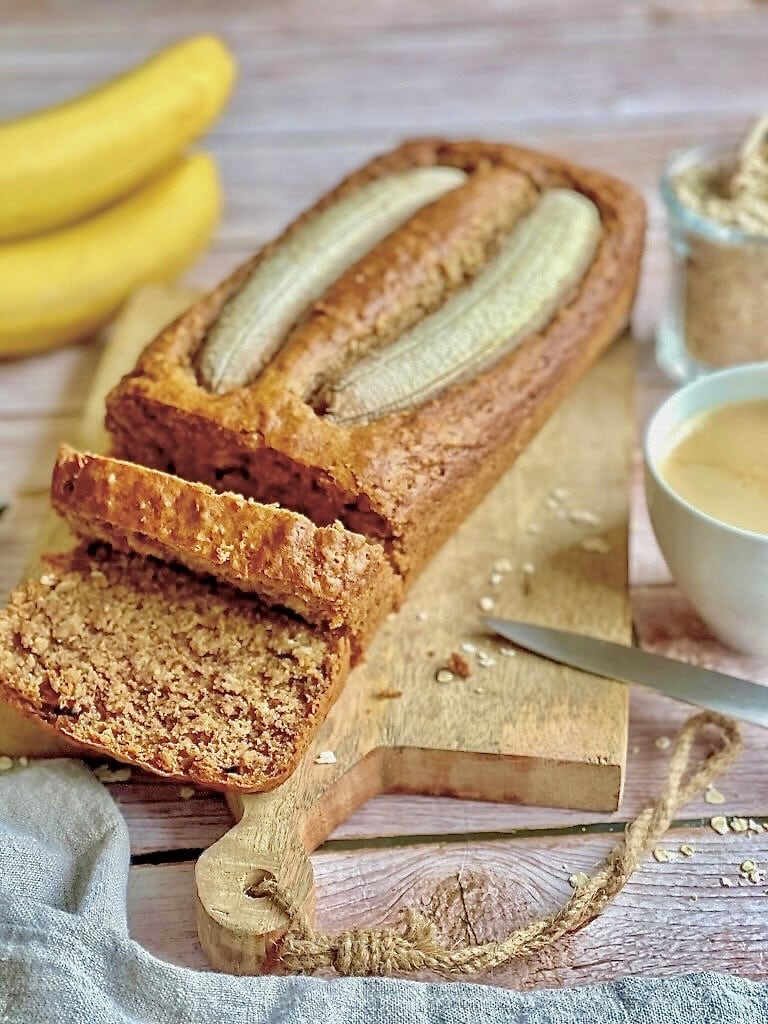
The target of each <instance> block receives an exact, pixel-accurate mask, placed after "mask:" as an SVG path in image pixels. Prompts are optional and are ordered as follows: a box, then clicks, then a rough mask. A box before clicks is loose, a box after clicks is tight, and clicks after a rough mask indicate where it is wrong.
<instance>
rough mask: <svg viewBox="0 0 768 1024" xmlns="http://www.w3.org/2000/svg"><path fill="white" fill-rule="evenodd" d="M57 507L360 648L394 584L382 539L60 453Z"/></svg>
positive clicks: (83, 527) (98, 532) (125, 544)
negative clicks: (345, 635)
mask: <svg viewBox="0 0 768 1024" xmlns="http://www.w3.org/2000/svg"><path fill="white" fill-rule="evenodd" d="M51 499H52V501H53V506H54V508H55V509H56V511H57V512H58V513H59V514H60V515H61V516H63V517H64V518H65V519H66V520H67V522H68V523H69V524H70V526H71V527H72V528H73V529H74V530H75V532H76V533H78V534H80V535H81V536H83V537H85V538H89V539H97V540H104V541H107V542H108V543H109V544H110V545H111V546H112V547H114V548H117V549H118V550H121V551H136V552H138V553H140V554H143V555H151V556H154V557H156V558H159V559H161V560H162V561H164V562H178V563H180V564H181V565H184V566H186V567H187V568H188V569H191V570H192V571H193V572H197V573H202V574H203V575H211V576H215V577H216V578H217V579H219V580H223V581H224V582H226V583H230V584H232V586H234V587H236V588H237V589H238V590H243V591H248V592H253V593H257V594H258V595H259V597H261V598H262V599H263V600H264V602H265V603H267V604H269V605H272V606H278V607H284V608H288V609H290V610H291V611H293V612H296V614H297V615H300V616H301V617H302V618H304V619H306V620H307V622H310V623H313V624H315V625H320V626H328V627H330V628H334V629H337V628H342V629H345V630H347V631H348V632H349V634H350V636H351V637H352V638H353V641H354V646H355V649H356V650H358V649H360V648H361V647H362V645H363V644H364V642H365V640H366V639H367V638H368V637H369V636H370V635H371V634H372V633H373V631H374V629H375V628H376V626H377V625H378V624H379V622H380V621H381V619H382V618H383V616H384V615H386V613H387V612H388V611H390V610H391V609H392V607H393V606H394V605H395V604H396V603H397V601H398V599H399V596H400V591H401V589H402V583H401V581H400V578H399V577H398V576H397V575H396V574H395V572H394V571H393V569H392V568H391V566H390V564H389V561H388V560H387V557H386V555H385V553H384V550H383V548H382V547H381V545H379V544H376V543H371V542H370V541H368V540H367V539H366V538H365V537H362V536H361V535H360V534H357V533H352V532H350V531H349V530H346V529H344V527H343V526H341V524H340V523H335V524H333V525H332V526H324V527H317V526H315V524H314V523H312V522H311V520H309V519H307V518H306V517H305V516H302V515H299V514H297V513H295V512H291V511H289V510H288V509H284V508H281V507H280V506H278V505H263V504H261V503H260V502H257V501H254V500H252V499H248V498H244V497H243V496H242V495H239V494H234V493H231V492H227V493H218V492H216V491H214V490H213V488H211V487H208V486H207V485H206V484H199V483H192V482H189V481H186V480H182V479H180V478H179V477H176V476H172V475H171V474H169V473H163V472H160V471H158V470H154V469H147V468H146V467H144V466H138V465H136V464H134V463H131V462H123V461H121V460H118V459H112V458H108V457H106V456H101V455H90V454H87V453H84V452H78V451H76V450H75V449H73V448H70V447H69V446H67V445H62V447H61V448H60V449H59V454H58V458H57V460H56V465H55V467H54V471H53V479H52V482H51Z"/></svg>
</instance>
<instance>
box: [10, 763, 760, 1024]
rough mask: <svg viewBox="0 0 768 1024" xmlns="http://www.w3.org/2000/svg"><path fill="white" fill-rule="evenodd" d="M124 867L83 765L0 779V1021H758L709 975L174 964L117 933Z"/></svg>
mask: <svg viewBox="0 0 768 1024" xmlns="http://www.w3.org/2000/svg"><path fill="white" fill-rule="evenodd" d="M128 865H129V845H128V834H127V830H126V827H125V823H124V822H123V819H122V817H121V815H120V813H119V811H118V809H117V807H116V805H115V804H114V803H113V801H112V799H111V797H110V796H109V794H108V793H107V791H106V790H105V788H104V787H103V786H102V785H101V784H100V783H98V782H97V781H96V780H95V778H94V776H93V775H92V773H91V772H90V771H89V770H88V769H87V768H86V767H85V766H84V765H82V764H81V763H79V762H77V761H67V760H59V761H47V762H46V761H38V762H32V763H31V764H30V765H29V766H28V767H25V768H22V767H17V768H14V769H13V770H12V771H9V772H6V773H4V774H2V775H0V1021H2V1022H3V1024H49V1022H50V1024H137V1022H152V1024H182V1022H184V1024H186V1022H189V1024H192V1022H194V1024H209V1022H211V1024H236V1022H237V1024H241V1022H242V1024H246V1022H247V1024H261V1022H266V1021H269V1022H274V1024H308V1022H315V1021H317V1022H318V1024H319V1022H323V1024H367V1022H369V1021H374V1022H376V1024H388V1022H392V1024H405V1022H411V1021H414V1022H416V1021H418V1022H419V1024H433V1022H434V1024H437V1022H443V1024H459V1022H468V1024H469V1022H471V1024H501V1022H505V1024H506V1022H520V1024H523V1022H525V1024H571V1022H576V1021H579V1022H581V1021H584V1022H589V1024H626V1022H628V1021H631V1022H635V1024H662V1022H663V1024H671V1022H695V1024H720V1022H725V1021H728V1022H731V1021H734V1022H739V1024H753V1022H754V1024H757V1022H768V988H767V987H766V986H764V985H762V984H760V983H756V982H749V981H745V980H743V979H737V978H732V977H727V976H724V975H717V974H689V975H685V976H683V977H679V978H674V979H670V980H666V981H658V980H657V981H654V980H651V979H640V978H630V979H627V980H624V981H620V982H617V983H615V984H613V985H606V986H594V987H588V988H579V989H567V990H558V991H554V990H553V991H545V992H535V993H517V992H510V991H507V990H504V989H500V988H492V987H488V986H480V985H471V984H465V983H456V982H454V983H445V984H423V983H419V982H409V981H401V980H396V979H391V980H390V979H380V978H377V979H357V978H346V979H340V980H336V981H322V980H318V979H311V978H270V977H267V978H234V977H229V976H226V975H221V974H214V973H211V974H206V973H203V972H198V971H191V970H187V969H185V968H180V967H173V966H171V965H170V964H167V963H163V962H162V961H160V960H157V959H156V958H155V957H153V956H150V954H149V953H147V952H146V951H145V950H144V949H142V948H141V947H140V946H139V945H137V944H136V943H135V942H133V941H132V940H131V939H130V938H129V936H128V928H127V921H126V886H127V880H128ZM191 898H192V894H191V893H190V899H191ZM766 934H767V935H768V923H767V924H766Z"/></svg>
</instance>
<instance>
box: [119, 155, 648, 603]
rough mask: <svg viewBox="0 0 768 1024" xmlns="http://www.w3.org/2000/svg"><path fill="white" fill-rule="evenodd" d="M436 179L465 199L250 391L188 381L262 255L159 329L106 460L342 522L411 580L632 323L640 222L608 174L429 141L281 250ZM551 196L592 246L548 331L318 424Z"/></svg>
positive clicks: (366, 176) (379, 258) (368, 270)
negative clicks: (392, 180) (412, 395)
mask: <svg viewBox="0 0 768 1024" xmlns="http://www.w3.org/2000/svg"><path fill="white" fill-rule="evenodd" d="M429 165H446V166H451V167H455V168H460V169H461V170H463V171H464V172H465V173H466V174H467V181H466V184H464V185H461V186H460V187H458V188H456V189H454V190H453V191H450V192H448V193H447V194H446V195H444V196H443V197H442V198H440V199H439V200H437V201H436V202H434V203H432V204H430V205H428V206H426V207H423V208H422V209H421V210H419V211H418V212H417V213H416V214H415V215H414V216H413V217H411V219H410V220H408V221H407V222H406V223H404V224H403V225H402V226H401V227H399V228H397V229H396V230H395V231H393V232H392V233H391V234H390V235H389V236H387V237H386V238H384V239H383V240H382V241H381V242H380V243H378V244H377V245H376V246H374V247H373V249H371V250H370V252H369V253H367V254H366V255H365V256H364V257H363V258H362V259H361V260H359V261H358V262H357V263H356V264H354V265H353V266H352V267H350V268H349V269H348V270H347V271H345V272H344V273H343V274H342V275H341V276H340V277H339V278H338V280H336V281H335V282H334V284H332V285H331V286H330V288H329V289H328V290H327V291H326V292H325V293H324V294H323V295H322V296H321V297H320V298H319V299H318V300H317V302H315V303H314V304H313V305H311V307H310V308H308V309H307V310H306V312H305V313H304V315H303V316H302V317H301V318H300V319H299V321H298V323H297V324H296V326H295V327H294V329H293V330H292V331H291V332H290V333H289V334H288V336H287V337H286V338H285V340H284V343H283V346H282V348H281V349H280V351H279V352H278V353H277V354H276V355H275V356H274V357H273V359H272V361H271V362H270V363H269V365H267V366H266V367H265V369H264V370H263V371H262V372H261V373H260V374H259V375H258V376H257V377H256V378H255V379H254V380H252V381H251V382H250V383H248V384H247V385H246V386H243V387H240V388H237V389H236V390H233V391H229V392H226V393H224V394H218V393H215V392H214V391H211V390H209V389H208V388H206V387H205V386H204V384H203V383H202V381H201V379H200V377H199V376H198V373H197V372H196V367H197V364H198V361H199V350H200V347H201V344H203V343H204V342H205V339H206V336H207V333H208V331H209V329H210V328H211V327H212V326H213V325H214V324H215V323H216V322H217V320H218V318H219V315H220V313H221V311H222V309H223V307H224V306H225V304H226V303H227V301H228V300H229V299H230V298H232V297H233V296H234V295H236V294H237V293H238V292H239V290H240V289H241V288H242V287H243V285H244V284H245V283H246V282H247V281H248V280H249V277H250V275H251V273H252V272H253V270H254V269H255V268H256V267H257V266H258V265H259V263H260V261H261V260H263V259H264V258H265V257H266V256H268V255H269V253H270V251H271V250H270V246H267V247H265V249H263V250H262V251H261V252H259V253H257V254H256V255H255V256H254V257H253V258H252V259H251V260H249V261H248V262H247V263H246V264H244V265H243V266H242V267H240V268H239V269H238V270H237V271H235V273H234V274H233V275H232V276H231V277H230V278H229V279H228V280H226V281H224V282H223V283H222V284H221V285H220V286H219V287H218V288H217V289H216V290H215V291H214V292H212V293H211V294H210V295H208V296H207V297H206V298H204V299H202V300H201V301H200V302H199V303H197V304H196V305H195V306H193V307H192V308H191V309H190V310H189V311H188V312H187V313H186V314H184V315H183V316H182V317H180V318H179V319H178V320H177V321H176V323H175V324H173V325H172V326H171V327H169V328H168V329H167V330H165V331H164V332H163V333H162V334H161V335H160V336H159V337H158V338H157V339H156V340H155V341H154V342H153V343H152V344H151V345H150V346H149V347H148V348H147V349H146V350H145V352H144V354H143V355H142V357H141V358H140V360H139V362H138V365H137V367H136V369H135V370H134V371H133V372H132V373H131V374H129V375H128V376H126V377H125V378H123V381H122V383H121V384H120V385H119V386H118V387H117V388H116V389H115V390H114V391H113V392H112V393H111V394H110V396H109V398H108V401H107V406H108V414H107V427H108V429H109V430H110V433H111V435H112V439H113V445H114V452H115V454H116V455H118V456H119V457H121V458H127V459H131V460H133V461H135V462H141V463H143V464H145V465H150V466H154V467H156V468H158V469H163V470H170V471H171V472H173V473H175V474H177V475H179V476H181V477H184V478H185V479H189V480H200V481H203V482H205V483H207V484H209V485H210V486H212V487H214V488H215V489H216V490H234V491H238V492H240V493H241V494H245V495H248V496H249V497H253V498H256V499H257V500H259V501H264V502H270V501H279V502H280V504H281V505H283V506H284V507H286V508H292V509H295V510H296V511H299V512H302V513H303V514H304V515H306V516H308V517H309V518H310V519H312V520H313V521H314V522H315V523H317V524H318V525H323V524H328V523H332V522H334V521H336V520H340V521H341V522H343V523H344V524H345V526H347V527H348V528H349V529H351V530H355V531H356V532H358V533H362V534H365V535H366V536H368V537H370V538H376V539H379V540H381V542H382V543H383V544H384V546H385V548H386V550H387V552H388V554H389V555H390V557H391V559H392V562H393V565H394V566H395V568H396V570H397V571H398V572H399V573H400V574H401V575H402V576H403V577H404V578H405V580H406V583H407V582H408V581H409V580H410V579H411V578H412V577H413V576H414V574H415V573H417V572H418V571H419V569H420V568H421V567H422V566H423V565H424V564H425V562H426V560H427V559H428V558H429V557H431V555H432V554H433V553H434V552H435V551H436V550H437V549H438V548H439V547H440V545H441V544H442V543H443V542H444V541H445V540H446V539H447V538H448V537H449V536H450V534H451V533H452V532H453V531H454V530H455V529H456V528H457V526H458V525H459V524H460V523H461V521H462V520H463V519H464V518H465V517H466V516H467V514H468V513H469V512H470V511H471V510H472V509H473V508H474V507H475V506H476V505H477V504H478V503H479V501H480V500H481V499H482V498H483V497H484V495H485V494H487V493H488V491H489V490H490V488H491V487H492V486H493V484H494V483H495V482H496V480H498V478H499V476H500V475H501V474H502V473H503V472H504V471H506V469H508V468H509V466H511V465H512V463H513V462H514V460H515V458H516V457H517V456H518V455H519V453H520V452H521V451H522V450H523V449H524V447H525V446H526V445H527V444H528V442H529V441H530V440H531V438H532V437H533V436H534V434H535V433H536V432H537V430H538V429H539V428H540V427H541V426H542V424H543V423H544V422H545V420H546V419H547V417H548V416H549V415H550V413H551V412H552V411H553V410H554V409H555V408H556V407H557V405H558V404H559V403H560V402H561V401H562V399H563V398H564V397H565V395H566V394H567V393H568V391H569V390H570V389H571V387H573V385H574V384H575V383H576V382H577V381H578V379H579V378H580V377H581V375H582V374H583V373H584V372H585V371H586V370H587V369H588V367H589V366H590V365H591V364H592V363H593V362H594V360H595V359H596V358H597V357H598V356H599V355H600V353H601V352H602V351H603V350H604V349H605V348H606V347H607V346H608V345H609V344H610V343H611V342H612V341H613V339H614V338H615V337H616V336H617V335H618V334H619V333H620V332H621V331H622V330H623V329H624V327H625V326H626V324H627V322H628V318H629V312H630V309H631V305H632V300H633V297H634V292H635V287H636V284H637V277H638V270H639V265H640V257H641V254H642V247H643V236H644V224H645V214H644V205H643V201H642V198H641V197H640V196H639V195H638V194H637V193H636V192H635V190H634V189H633V188H631V186H629V185H627V184H625V183H623V182H620V181H617V180H616V179H615V178H612V177H610V176H609V175H606V174H604V173H602V172H600V171H597V170H594V169H590V168H585V167H579V166H577V165H575V164H572V163H570V162H569V161H567V160H562V159H558V158H557V157H554V156H551V155H548V154H544V153H536V152H533V151H531V150H527V149H523V148H521V147H518V146H511V145H505V144H500V143H491V142H480V141H472V140H470V141H448V140H443V139H423V140H416V141H413V142H408V143H405V144H403V145H402V146H400V147H398V148H397V149H395V150H393V151H392V152H390V153H386V154H384V155H382V156H380V157H377V158H376V159H375V160H372V161H371V162H370V163H368V164H367V165H366V166H365V167H363V168H361V169H359V170H357V171H355V172H354V173H353V174H352V175H350V176H349V177H348V178H347V179H345V180H344V181H343V182H342V183H341V184H340V185H339V186H338V187H337V188H336V189H334V191H333V192H331V193H330V194H329V195H327V196H325V197H323V198H322V199H321V200H320V202H319V203H318V204H316V205H315V206H314V207H312V208H310V209H309V210H307V211H305V212H304V213H303V214H302V215H301V216H300V217H299V218H298V219H297V220H296V221H295V222H294V223H293V224H292V225H291V226H289V228H288V229H287V231H286V235H289V234H290V233H291V232H292V231H296V230H297V228H298V227H299V225H302V224H304V223H305V222H306V221H307V220H308V219H311V218H312V217H313V216H315V215H316V214H317V213H318V211H320V210H322V209H325V208H327V206H328V205H329V204H330V203H332V202H333V201H334V200H335V199H337V198H339V197H340V196H343V195H349V194H350V193H351V192H353V191H354V190H355V189H357V188H359V187H361V186H362V185H365V184H366V183H368V182H370V181H372V180H373V179H375V178H380V177H382V176H384V175H387V174H390V173H393V172H400V171H404V170H407V169H409V168H414V167H419V166H421V167H423V166H429ZM515 182H517V183H518V184H517V186H516V185H515ZM502 183H503V184H502ZM550 188H566V189H573V190H576V191H578V192H581V193H583V194H584V195H585V196H587V197H588V198H589V199H590V200H591V201H592V202H593V203H594V204H595V206H596V207H597V210H598V213H599V216H600V222H601V239H600V241H599V243H598V246H597V250H596V252H595V254H594V258H593V260H592V263H591V265H590V267H589V268H588V270H587V271H586V273H585V274H584V276H583V277H582V278H581V280H580V282H579V284H578V286H577V287H576V288H575V289H574V291H573V294H572V295H570V296H569V297H568V298H565V299H563V301H562V302H561V304H560V306H559V307H558V309H557V310H556V311H555V312H554V313H553V315H552V316H551V319H550V320H549V322H548V323H547V324H546V325H545V326H543V327H542V328H541V329H540V330H537V331H532V332H531V334H530V335H529V336H528V337H527V338H525V339H523V340H522V341H521V342H520V343H519V344H518V345H517V346H516V347H514V348H513V349H511V350H510V351H508V352H507V353H506V354H505V355H503V356H501V357H500V358H499V359H498V361H497V362H496V363H495V364H494V365H492V366H489V367H488V368H487V369H485V370H484V371H483V372H480V373H477V374H476V375H475V376H472V377H469V378H468V379H463V380H461V381H460V382H456V383H454V384H452V385H450V386H447V387H446V388H445V390H444V391H443V392H442V393H440V394H437V395H436V396H435V397H433V398H431V399H430V400H428V401H425V402H423V403H421V404H420V405H418V406H416V407H414V408H412V409H410V410H407V411H403V412H394V413H391V414H388V415H382V416H380V417H379V418H378V419H373V420H371V421H370V422H360V423H357V422H355V423H338V422H334V420H333V418H332V417H329V416H327V415H326V414H325V412H324V410H323V408H322V403H318V401H317V400H316V399H317V396H318V395H322V394H323V384H324V382H325V383H327V381H328V380H331V381H332V380H333V379H334V374H336V373H337V372H338V370H339V368H340V367H344V366H349V365H354V363H355V361H356V360H357V359H358V358H359V357H360V355H361V353H362V354H363V355H365V354H366V353H368V352H370V351H371V350H372V349H375V348H376V347H377V346H381V345H386V344H388V343H389V342H390V341H391V340H393V338H396V337H398V336H399V333H400V332H401V331H402V330H403V329H404V328H407V327H408V326H410V325H412V324H413V323H415V322H416V321H417V320H418V319H419V318H420V317H422V316H424V315H428V314H429V313H430V312H431V311H434V310H435V309H437V308H439V307H440V305H441V304H442V303H444V302H445V301H446V300H447V298H448V296H449V295H450V294H452V293H453V291H454V290H455V289H457V288H461V287H463V285H464V284H466V283H467V281H469V280H470V279H471V277H472V275H473V274H474V273H476V272H477V271H478V270H479V269H480V268H481V267H482V266H483V265H485V263H486V262H487V261H488V260H490V259H492V257H493V252H494V245H495V244H496V241H497V231H496V229H497V228H498V227H499V226H500V224H501V220H503V218H502V219H501V220H499V217H498V214H499V210H500V209H501V208H502V207H504V206H505V205H509V206H510V207H513V206H514V207H517V206H518V205H519V204H520V203H521V202H522V203H523V205H524V204H525V202H527V197H528V196H529V194H532V195H534V196H537V195H539V194H540V193H543V192H544V191H546V190H547V189H550ZM486 221H488V223H489V227H488V230H485V229H482V230H481V228H482V225H483V224H484V223H485V222H486Z"/></svg>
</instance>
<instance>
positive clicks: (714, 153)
mask: <svg viewBox="0 0 768 1024" xmlns="http://www.w3.org/2000/svg"><path fill="white" fill-rule="evenodd" d="M740 143H741V136H739V135H734V134H732V135H723V136H719V137H718V138H715V139H713V140H711V141H710V142H705V143H703V144H700V145H698V146H688V147H686V148H685V149H677V150H674V151H673V152H672V154H671V155H670V157H669V158H668V160H667V162H666V164H665V166H664V169H663V171H662V173H661V178H660V179H659V191H660V193H661V198H662V199H663V201H664V206H665V207H666V210H667V214H668V215H669V216H670V218H674V219H675V220H676V221H679V222H681V223H682V224H683V226H684V227H685V228H686V230H688V231H690V232H692V233H694V234H698V235H702V236H704V237H707V238H710V239H712V240H714V241H717V242H723V243H725V244H731V245H732V244H741V245H743V244H748V245H755V246H768V233H767V234H759V235H758V234H755V233H753V232H751V231H745V230H744V228H738V227H734V226H733V225H731V224H722V223H720V221H717V220H714V219H713V218H712V217H707V216H706V214H703V213H699V212H698V211H697V210H694V209H692V208H691V207H690V206H688V205H686V204H685V203H684V202H683V201H682V200H681V199H680V197H679V196H678V194H677V189H676V188H675V184H674V179H675V177H676V176H677V175H678V174H679V173H680V171H681V170H683V169H685V168H686V167H690V166H692V165H694V164H702V163H703V164H708V163H709V164H711V163H714V162H715V161H716V160H718V159H720V160H722V159H724V158H726V157H729V156H730V157H733V158H736V156H737V154H738V150H739V145H740Z"/></svg>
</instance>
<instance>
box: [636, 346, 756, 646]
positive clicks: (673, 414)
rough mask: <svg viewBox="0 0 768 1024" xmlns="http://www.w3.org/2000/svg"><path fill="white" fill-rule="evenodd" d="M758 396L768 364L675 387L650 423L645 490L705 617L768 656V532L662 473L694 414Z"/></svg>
mask: <svg viewBox="0 0 768 1024" xmlns="http://www.w3.org/2000/svg"><path fill="white" fill-rule="evenodd" d="M758 398H768V363H746V364H743V365H741V366H735V367H733V368H732V369H728V370H721V371H719V372H718V373H713V374H710V375H709V376H708V377H702V378H700V379H699V380H696V381H693V383H691V384H688V385H686V386H685V387H684V388H681V389H680V390H679V391H677V392H675V394H674V395H672V396H671V398H668V399H667V401H666V402H664V404H663V405H662V406H661V407H660V408H659V409H658V410H657V412H656V414H655V415H654V417H653V419H652V420H651V423H650V426H649V427H648V431H647V434H646V438H645V493H646V496H647V499H648V509H649V511H650V514H651V522H652V523H653V529H654V533H655V534H656V539H657V541H658V542H659V547H660V548H661V550H662V552H663V554H664V557H665V559H666V560H667V565H668V566H669V568H670V570H671V572H672V575H673V576H674V577H675V580H676V581H677V584H678V585H679V587H680V589H681V590H682V591H683V593H684V594H685V595H686V597H687V598H688V600H689V601H690V602H691V604H692V605H693V607H694V608H695V609H696V611H697V612H698V613H699V615H700V616H701V618H702V619H703V620H704V622H706V624H707V625H708V626H709V628H710V629H711V631H712V632H713V633H714V634H715V636H717V637H719V638H720V639H721V640H723V641H724V642H725V643H726V644H728V645H729V646H730V647H733V648H735V649H736V650H738V651H743V652H745V653H747V654H755V655H760V656H763V657H768V535H765V534H761V533H753V532H751V531H750V530H742V529H740V528H739V527H737V526H730V525H728V524H727V523H723V522H720V520H718V519H714V518H713V517H712V516H710V515H707V514H706V513H705V512H701V511H699V510H698V509H697V508H694V506H693V505H691V504H690V503H689V502H687V501H686V500H685V499H684V498H681V497H680V495H679V494H677V493H675V491H673V490H672V488H670V486H669V485H668V484H667V483H665V481H664V480H663V479H662V478H661V475H660V472H659V466H660V465H661V463H662V461H663V459H664V457H665V455H666V454H667V452H668V451H669V449H670V447H671V446H672V444H673V443H674V441H675V438H676V435H677V432H678V430H679V428H680V427H681V425H682V424H683V423H685V422H686V421H687V420H688V419H690V418H691V417H692V416H696V415H697V413H701V412H705V411H706V410H707V409H713V408H715V407H716V406H720V405H727V404H730V403H731V402H742V401H749V400H750V399H758ZM766 444H768V438H766Z"/></svg>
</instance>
